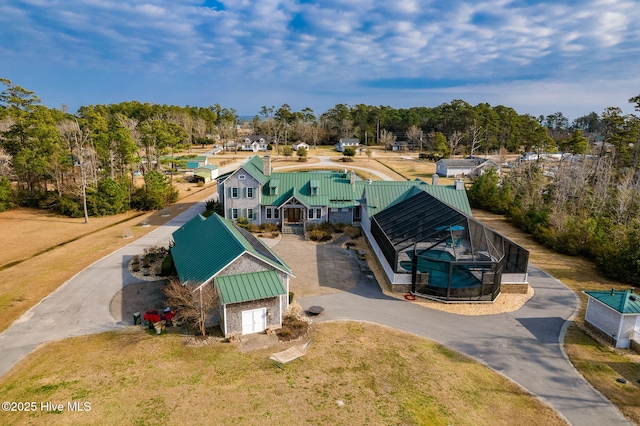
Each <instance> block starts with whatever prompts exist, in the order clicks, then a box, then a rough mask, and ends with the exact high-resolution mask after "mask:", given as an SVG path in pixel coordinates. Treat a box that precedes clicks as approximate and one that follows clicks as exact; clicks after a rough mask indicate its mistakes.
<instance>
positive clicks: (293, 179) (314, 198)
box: [261, 172, 362, 207]
mask: <svg viewBox="0 0 640 426" xmlns="http://www.w3.org/2000/svg"><path fill="white" fill-rule="evenodd" d="M275 186H277V187H278V193H277V194H274V195H270V188H272V187H275ZM312 187H316V188H319V189H318V195H311V188H312ZM361 192H362V191H361V190H358V188H357V186H356V185H352V184H350V183H349V178H348V177H344V174H343V173H333V172H289V173H286V172H284V173H283V172H278V173H272V174H271V177H270V182H269V185H265V187H264V188H263V190H262V201H261V202H262V204H263V205H267V206H280V205H282V203H284V202H286V201H287V200H288V199H290V198H291V197H292V196H293V197H295V198H296V199H297V200H298V201H300V202H301V203H302V204H304V205H306V206H329V207H353V206H354V205H355V200H356V199H357V198H359V197H358V196H357V195H359V193H361Z"/></svg>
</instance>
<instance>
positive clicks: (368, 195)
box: [356, 180, 471, 217]
mask: <svg viewBox="0 0 640 426" xmlns="http://www.w3.org/2000/svg"><path fill="white" fill-rule="evenodd" d="M356 184H359V186H360V187H361V188H362V191H364V197H365V199H366V203H367V213H368V215H369V217H371V216H373V215H374V214H376V213H378V212H381V211H383V210H385V209H387V208H389V207H392V206H394V205H396V204H398V203H400V202H402V201H404V200H406V199H408V198H411V197H413V196H414V195H416V194H417V193H418V192H426V193H428V194H430V195H432V196H434V197H436V198H437V199H439V200H440V201H442V202H444V203H446V204H448V205H450V206H451V207H454V208H455V209H457V210H460V211H461V212H463V213H465V214H468V215H469V216H471V206H470V205H469V199H468V198H467V193H466V191H461V190H456V188H455V186H454V185H429V184H428V183H426V182H424V181H422V180H413V181H373V182H371V183H368V182H367V183H364V182H362V183H359V182H356ZM361 193H362V192H361Z"/></svg>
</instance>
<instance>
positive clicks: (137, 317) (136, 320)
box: [133, 312, 142, 325]
mask: <svg viewBox="0 0 640 426" xmlns="http://www.w3.org/2000/svg"><path fill="white" fill-rule="evenodd" d="M138 324H142V320H141V319H140V312H136V313H134V314H133V325H138Z"/></svg>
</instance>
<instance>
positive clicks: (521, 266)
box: [371, 190, 529, 301]
mask: <svg viewBox="0 0 640 426" xmlns="http://www.w3.org/2000/svg"><path fill="white" fill-rule="evenodd" d="M371 234H372V235H373V237H374V238H375V240H376V242H377V244H378V246H379V247H380V249H381V251H382V253H383V255H384V256H385V258H386V260H387V261H388V262H389V265H391V266H392V268H393V269H394V271H395V272H396V273H400V274H403V273H406V274H411V292H412V293H414V294H416V295H418V296H424V297H429V298H435V299H440V300H444V301H492V300H494V299H495V298H496V297H497V296H498V294H499V293H500V285H501V282H502V276H503V274H523V275H524V274H526V271H527V263H528V259H529V252H528V251H527V250H525V249H524V248H522V247H520V246H519V245H517V244H516V243H514V242H513V241H511V240H509V239H507V238H505V237H503V236H502V235H500V234H499V233H497V232H496V231H494V230H492V229H490V228H488V227H486V226H484V225H483V224H481V223H480V222H478V221H477V220H475V219H474V218H473V217H471V216H468V215H466V214H464V213H461V212H459V211H458V210H456V209H454V208H453V207H451V206H449V205H448V204H445V203H444V202H442V201H440V200H438V199H437V198H435V197H433V196H431V195H429V194H427V193H426V192H423V191H418V190H416V194H415V195H413V196H412V197H410V198H408V199H406V200H405V201H403V202H401V203H398V204H396V205H395V206H392V207H390V208H388V209H386V210H384V211H382V212H380V213H378V214H376V215H374V216H373V217H372V221H371Z"/></svg>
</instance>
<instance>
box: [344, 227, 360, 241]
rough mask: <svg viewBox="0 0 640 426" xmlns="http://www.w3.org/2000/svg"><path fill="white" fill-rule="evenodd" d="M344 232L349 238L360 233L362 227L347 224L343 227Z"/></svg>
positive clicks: (355, 236) (356, 236)
mask: <svg viewBox="0 0 640 426" xmlns="http://www.w3.org/2000/svg"><path fill="white" fill-rule="evenodd" d="M344 233H345V234H347V235H348V236H349V237H351V238H358V237H359V236H361V235H362V229H360V228H358V227H357V226H347V227H345V228H344Z"/></svg>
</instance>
